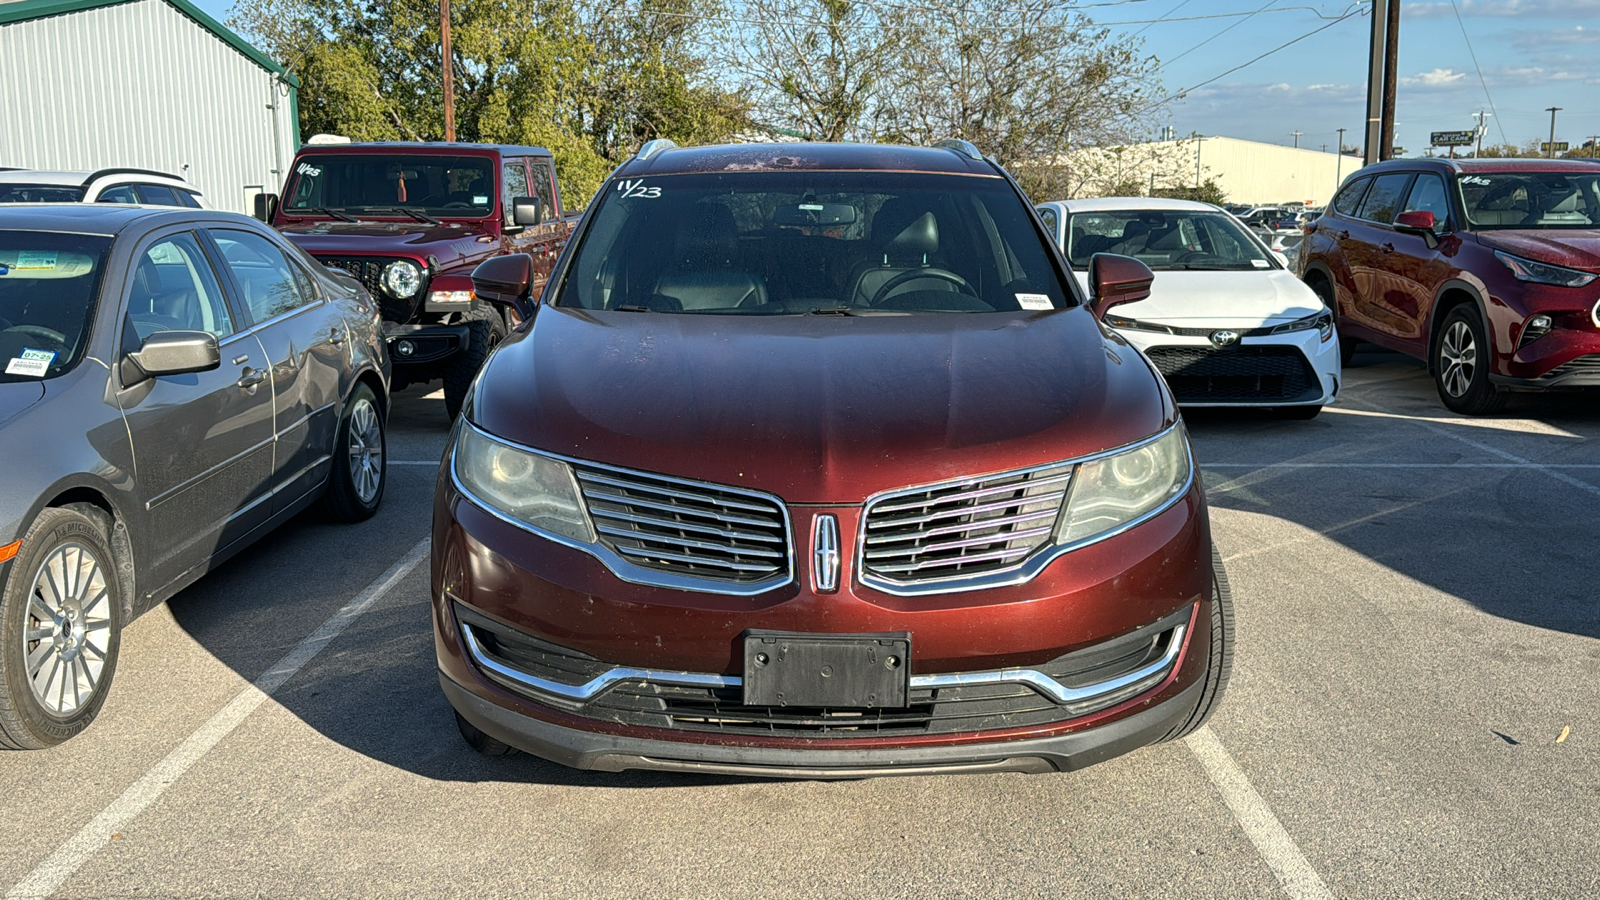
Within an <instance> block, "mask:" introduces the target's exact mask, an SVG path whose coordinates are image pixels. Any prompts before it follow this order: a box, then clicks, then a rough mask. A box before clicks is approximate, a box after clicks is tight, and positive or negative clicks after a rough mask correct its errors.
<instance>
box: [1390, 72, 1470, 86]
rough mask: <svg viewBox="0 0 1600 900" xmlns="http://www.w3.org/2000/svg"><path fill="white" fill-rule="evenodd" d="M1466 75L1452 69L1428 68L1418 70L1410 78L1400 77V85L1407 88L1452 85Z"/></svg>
mask: <svg viewBox="0 0 1600 900" xmlns="http://www.w3.org/2000/svg"><path fill="white" fill-rule="evenodd" d="M1466 77H1467V73H1465V72H1457V71H1456V70H1454V69H1430V70H1429V71H1427V72H1419V73H1417V74H1416V75H1413V76H1411V77H1410V78H1402V79H1400V86H1401V87H1408V88H1409V87H1420V88H1439V87H1452V86H1454V85H1455V84H1457V83H1458V82H1460V81H1461V80H1462V79H1464V78H1466Z"/></svg>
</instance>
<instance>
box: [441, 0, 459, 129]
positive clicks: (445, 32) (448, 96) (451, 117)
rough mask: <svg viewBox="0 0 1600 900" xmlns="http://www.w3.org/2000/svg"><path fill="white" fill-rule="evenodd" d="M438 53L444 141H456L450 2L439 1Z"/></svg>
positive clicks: (447, 0)
mask: <svg viewBox="0 0 1600 900" xmlns="http://www.w3.org/2000/svg"><path fill="white" fill-rule="evenodd" d="M439 52H440V54H441V55H442V56H443V57H444V139H445V140H447V141H454V140H455V139H456V85H455V71H454V70H455V66H454V64H453V63H452V61H451V58H450V0H439Z"/></svg>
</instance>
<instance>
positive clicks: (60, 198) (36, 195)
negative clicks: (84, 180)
mask: <svg viewBox="0 0 1600 900" xmlns="http://www.w3.org/2000/svg"><path fill="white" fill-rule="evenodd" d="M82 200H83V188H81V187H77V186H74V185H70V184H0V203H79V202H81V201H82Z"/></svg>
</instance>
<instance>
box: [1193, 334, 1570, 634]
mask: <svg viewBox="0 0 1600 900" xmlns="http://www.w3.org/2000/svg"><path fill="white" fill-rule="evenodd" d="M1368 356H1369V355H1368V354H1365V353H1363V354H1360V355H1358V356H1357V362H1356V364H1355V365H1354V366H1352V369H1359V368H1361V367H1362V365H1363V357H1368ZM1369 358H1370V359H1371V362H1369V363H1367V364H1368V365H1371V364H1373V363H1378V364H1383V363H1392V362H1394V361H1397V360H1400V359H1401V358H1400V357H1398V356H1390V355H1389V354H1387V353H1374V354H1371V355H1370V357H1369ZM1406 362H1407V363H1409V362H1410V361H1409V360H1408V361H1406ZM1417 365H1418V366H1419V367H1420V365H1421V364H1420V363H1418V364H1417ZM1404 379H1405V375H1404V371H1403V370H1400V377H1399V378H1398V379H1391V380H1404ZM1378 383H1379V384H1381V383H1382V382H1378ZM1427 390H1428V392H1429V393H1428V399H1433V397H1432V388H1431V385H1429V387H1428V388H1427ZM1360 391H1361V388H1360V387H1359V386H1358V387H1357V388H1356V391H1353V392H1347V396H1346V397H1345V398H1344V400H1345V405H1346V407H1347V408H1350V409H1360V408H1362V407H1363V406H1365V405H1368V404H1366V403H1363V400H1365V399H1366V398H1365V396H1351V395H1350V394H1351V393H1356V392H1360ZM1412 393H1415V392H1414V391H1410V392H1408V393H1407V395H1406V397H1405V399H1406V400H1407V401H1408V402H1413V401H1416V400H1421V399H1423V398H1422V397H1421V395H1417V396H1415V397H1413V396H1411V394H1412ZM1435 402H1437V401H1436V400H1435ZM1547 412H1549V413H1551V414H1550V415H1547V414H1546V413H1547ZM1423 415H1425V416H1428V417H1429V418H1428V423H1427V424H1428V426H1429V427H1431V428H1433V429H1435V430H1433V431H1430V430H1428V429H1427V428H1424V427H1419V425H1417V424H1416V423H1412V422H1406V421H1404V420H1403V417H1400V418H1391V419H1380V418H1371V417H1366V416H1354V415H1352V416H1342V415H1338V416H1336V415H1331V414H1329V413H1327V412H1325V413H1324V414H1323V415H1322V416H1320V417H1318V418H1317V419H1314V420H1312V421H1309V422H1291V421H1282V420H1277V419H1275V418H1273V417H1272V415H1271V414H1270V413H1268V412H1265V411H1259V410H1204V409H1194V410H1188V411H1185V413H1184V417H1185V420H1186V422H1187V423H1188V427H1189V429H1190V433H1191V434H1192V435H1193V436H1194V437H1195V438H1196V443H1197V455H1198V456H1199V457H1200V458H1199V462H1200V466H1201V469H1202V472H1203V473H1204V478H1205V483H1206V486H1207V500H1208V502H1209V504H1210V505H1211V507H1212V508H1214V509H1226V510H1239V511H1244V512H1252V513H1258V514H1262V515H1267V516H1273V517H1276V518H1280V519H1284V520H1287V521H1290V522H1294V523H1296V524H1299V525H1301V526H1304V527H1305V528H1307V529H1310V530H1311V531H1314V532H1317V533H1318V534H1321V535H1322V536H1324V537H1326V538H1328V539H1329V540H1332V541H1336V542H1338V543H1339V544H1342V545H1343V546H1344V547H1346V548H1348V549H1350V550H1353V551H1355V552H1356V553H1359V554H1360V555H1362V556H1364V557H1366V558H1367V559H1369V560H1371V561H1373V562H1376V563H1378V564H1380V565H1382V566H1385V567H1388V568H1389V569H1392V570H1394V571H1396V572H1398V573H1400V574H1402V575H1404V576H1406V577H1408V578H1411V579H1413V580H1415V581H1418V582H1421V583H1423V584H1426V585H1428V586H1430V587H1432V588H1434V589H1436V590H1439V591H1442V592H1444V593H1447V594H1450V595H1452V596H1454V597H1457V598H1460V599H1461V600H1463V601H1465V602H1467V603H1470V604H1472V605H1473V606H1475V607H1477V608H1479V609H1481V610H1483V611H1484V612H1487V613H1489V614H1491V615H1495V616H1499V617H1501V618H1504V619H1509V620H1513V621H1517V622H1522V623H1525V624H1528V625H1534V626H1538V627H1541V628H1548V629H1553V630H1557V631H1562V632H1567V633H1570V634H1575V635H1581V636H1585V637H1600V605H1597V604H1596V603H1595V600H1594V597H1595V593H1594V592H1595V588H1594V578H1593V573H1594V564H1593V555H1592V548H1593V547H1594V546H1596V545H1597V544H1600V496H1596V494H1595V493H1594V492H1592V491H1589V490H1586V489H1583V488H1579V487H1577V486H1575V485H1573V484H1572V483H1571V482H1563V481H1562V480H1561V479H1560V478H1559V477H1556V476H1553V475H1552V474H1551V473H1552V471H1553V472H1557V473H1560V472H1561V470H1541V469H1538V468H1528V467H1523V468H1516V467H1508V468H1490V467H1488V466H1485V467H1484V468H1482V469H1477V468H1473V467H1472V466H1471V464H1472V463H1478V462H1481V463H1488V464H1493V465H1502V466H1505V465H1511V466H1515V465H1518V464H1516V463H1513V462H1511V461H1510V460H1508V458H1507V457H1505V456H1500V455H1497V454H1495V453H1494V452H1491V451H1485V450H1482V449H1478V448H1475V447H1472V446H1470V445H1468V444H1465V443H1462V442H1459V441H1454V440H1449V439H1446V438H1441V437H1440V435H1439V432H1438V431H1437V429H1441V428H1452V429H1453V428H1457V427H1459V428H1461V432H1460V434H1461V436H1462V437H1463V438H1467V439H1469V440H1471V441H1473V442H1475V443H1477V444H1479V445H1482V446H1485V447H1489V448H1496V449H1498V448H1499V445H1501V444H1506V445H1508V449H1506V450H1504V451H1502V452H1505V453H1509V454H1511V456H1512V457H1514V458H1517V459H1523V460H1530V461H1535V462H1543V463H1548V462H1553V461H1559V462H1562V463H1578V464H1582V465H1600V441H1593V440H1588V441H1586V440H1584V439H1583V438H1582V437H1579V436H1577V435H1568V436H1562V435H1561V434H1559V433H1558V434H1546V433H1535V432H1530V431H1527V430H1519V429H1512V428H1507V429H1505V430H1501V429H1497V428H1495V427H1493V425H1492V420H1472V421H1471V422H1470V423H1468V424H1466V425H1456V424H1455V423H1451V422H1440V421H1439V420H1438V419H1444V418H1448V417H1450V416H1451V415H1452V414H1451V413H1449V412H1448V411H1447V410H1445V409H1444V408H1443V407H1442V406H1439V407H1437V410H1436V412H1435V411H1429V412H1427V413H1424V414H1423ZM1435 415H1437V416H1438V419H1436V418H1432V417H1433V416H1435ZM1500 418H1503V419H1504V418H1519V419H1537V420H1539V421H1542V422H1546V423H1547V424H1548V423H1552V422H1557V421H1566V422H1568V423H1573V424H1574V427H1579V425H1580V424H1588V425H1592V424H1595V423H1600V413H1597V412H1596V410H1595V408H1594V405H1593V402H1592V400H1587V401H1586V400H1585V398H1584V397H1583V396H1582V395H1567V396H1565V397H1557V396H1549V397H1537V398H1529V399H1527V400H1521V398H1519V402H1517V403H1515V404H1513V406H1512V407H1510V408H1508V409H1507V411H1506V413H1505V414H1504V416H1502V417H1500ZM1590 430H1591V431H1592V429H1590ZM1364 436H1365V437H1364ZM1352 450H1354V452H1352ZM1430 460H1433V461H1448V462H1450V463H1451V464H1452V466H1453V467H1452V468H1380V467H1373V468H1364V467H1363V466H1362V463H1363V462H1389V463H1408V464H1409V463H1413V462H1423V463H1426V462H1428V461H1430ZM1208 463H1216V464H1218V465H1217V466H1216V467H1215V468H1210V469H1208V468H1207V464H1208ZM1228 463H1261V464H1268V463H1275V464H1277V466H1279V467H1271V468H1268V467H1262V468H1249V467H1246V466H1238V465H1227V464H1228ZM1314 463H1323V464H1330V463H1331V465H1326V466H1325V467H1318V466H1314V465H1308V467H1305V468H1294V467H1292V466H1293V465H1294V464H1314ZM1284 464H1289V465H1288V466H1284ZM1572 473H1573V474H1571V475H1568V477H1571V478H1575V479H1581V480H1582V482H1583V483H1584V484H1587V485H1595V486H1600V470H1572ZM1562 474H1565V473H1562ZM1292 540H1293V538H1291V537H1290V536H1288V535H1286V536H1285V541H1286V542H1292ZM1300 546H1309V545H1306V544H1301V545H1300ZM1222 550H1223V554H1224V556H1225V557H1227V556H1230V555H1239V554H1251V555H1253V554H1255V553H1257V552H1265V551H1264V550H1263V548H1253V547H1223V548H1222ZM1273 552H1275V553H1277V554H1279V555H1280V556H1282V557H1285V559H1286V563H1287V560H1289V559H1292V558H1293V554H1294V548H1293V546H1292V545H1291V543H1286V544H1285V545H1284V546H1283V547H1282V548H1281V549H1278V550H1275V551H1273ZM1359 582H1360V578H1359V577H1353V578H1352V583H1353V584H1355V585H1357V587H1358V588H1359Z"/></svg>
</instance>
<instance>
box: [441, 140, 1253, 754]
mask: <svg viewBox="0 0 1600 900" xmlns="http://www.w3.org/2000/svg"><path fill="white" fill-rule="evenodd" d="M531 271H532V268H531V261H530V260H528V259H527V258H526V257H521V256H506V257H501V258H498V259H494V260H490V261H488V262H485V263H484V264H482V265H481V266H479V268H478V269H477V271H476V272H475V273H474V286H475V289H476V290H477V292H478V294H479V296H483V297H489V298H491V299H494V298H502V299H503V298H505V297H507V296H510V297H525V296H526V295H527V293H528V291H529V282H530V273H531ZM1152 277H1153V276H1152V275H1151V274H1150V270H1149V269H1148V268H1146V267H1145V266H1144V265H1143V264H1142V263H1140V262H1138V261H1137V260H1133V259H1129V258H1127V257H1115V256H1105V255H1102V256H1100V257H1098V258H1096V259H1095V260H1094V261H1093V262H1091V264H1090V279H1089V282H1090V285H1091V290H1092V291H1093V292H1094V294H1095V296H1094V298H1093V299H1091V298H1086V297H1084V296H1083V295H1082V293H1081V292H1080V290H1079V288H1078V287H1077V285H1076V282H1075V281H1074V280H1073V278H1072V277H1071V274H1070V272H1069V271H1068V269H1067V266H1066V263H1065V262H1064V261H1063V260H1062V258H1061V257H1060V255H1059V254H1058V253H1056V252H1055V250H1054V249H1053V247H1052V244H1051V242H1050V240H1049V236H1048V234H1047V233H1046V232H1045V230H1044V228H1043V226H1042V224H1041V223H1040V222H1039V220H1038V219H1037V218H1036V217H1035V216H1034V215H1033V212H1032V210H1031V208H1030V204H1029V203H1028V201H1027V200H1026V198H1025V197H1024V196H1023V194H1022V192H1021V191H1020V190H1019V189H1018V188H1017V186H1016V184H1015V183H1014V182H1012V181H1011V179H1010V178H1009V177H1008V176H1007V175H1006V173H1005V172H1004V171H1003V170H1001V169H1000V168H999V167H998V166H996V165H995V164H994V163H993V162H991V161H989V160H987V159H985V158H984V157H983V156H982V154H980V153H979V152H978V151H977V150H976V149H974V148H973V147H972V146H971V145H970V144H961V143H947V144H946V145H941V146H939V147H934V148H911V147H883V146H868V145H847V144H784V145H779V146H772V145H746V146H734V147H705V148H699V149H688V150H685V149H676V148H675V147H673V146H671V145H670V144H668V143H667V142H653V143H651V144H648V145H646V146H645V148H644V149H642V150H641V151H640V152H639V154H638V155H637V156H636V157H635V158H634V159H632V160H630V161H629V162H627V163H625V164H624V165H623V166H622V167H621V168H619V169H618V170H617V172H616V173H615V174H613V175H612V177H611V179H610V180H609V181H608V182H607V183H606V184H605V185H604V186H603V187H602V189H601V191H600V194H599V198H598V199H597V200H596V201H595V204H594V205H593V206H592V207H591V210H590V212H589V214H588V215H587V216H586V217H585V219H584V221H583V223H582V225H581V226H580V229H579V231H578V233H577V234H576V235H575V236H574V238H573V241H572V243H571V245H570V246H569V248H568V249H567V251H566V252H565V253H564V254H563V255H562V258H561V259H560V261H559V262H558V263H557V266H556V270H555V273H554V274H553V275H552V276H551V278H550V280H549V283H548V285H547V286H546V287H545V289H544V291H543V294H542V297H541V298H540V301H539V304H538V306H537V307H535V312H534V314H533V317H532V319H531V320H530V321H528V322H526V323H524V324H523V325H522V326H520V327H519V328H518V330H517V332H516V333H515V334H513V335H512V336H511V337H510V338H509V339H508V340H507V341H506V343H504V344H502V345H501V347H500V349H499V350H497V351H496V352H495V353H494V354H493V355H492V356H491V357H490V360H489V362H488V363H487V364H486V366H485V368H484V370H483V373H482V374H481V376H480V377H479V378H478V380H477V382H476V383H475V385H474V387H473V390H472V392H471V394H470V395H469V396H468V398H467V401H466V406H465V407H464V409H463V412H462V415H461V417H460V419H459V420H458V421H457V422H456V425H455V428H454V430H453V432H452V435H451V439H450V442H449V445H448V447H447V449H446V451H445V453H446V455H445V464H444V466H443V467H442V469H441V472H440V479H439V486H438V492H437V495H436V501H435V505H434V524H433V570H432V576H433V583H432V588H433V604H434V606H433V614H434V629H435V638H436V646H437V651H438V663H439V668H440V681H441V683H442V685H443V688H444V691H445V694H446V695H447V696H448V698H449V701H450V703H451V704H452V705H453V706H454V707H455V709H456V712H457V723H458V725H459V727H460V729H461V732H462V734H463V736H465V738H466V739H467V741H468V743H470V744H471V745H473V746H474V747H476V748H477V749H478V750H480V751H482V752H485V753H491V754H494V753H504V752H507V751H508V750H509V749H511V748H522V749H525V750H528V751H530V752H532V753H535V754H537V755H539V756H542V757H545V758H548V759H551V760H555V761H558V762H561V763H564V764H566V765H569V766H575V767H580V768H588V769H598V770H608V771H617V770H622V769H630V768H644V769H665V770H676V771H693V772H720V773H744V774H757V775H776V776H786V777H820V778H839V777H859V776H861V775H868V774H875V773H898V774H906V773H921V772H936V771H953V772H996V771H1025V772H1040V771H1057V770H1063V769H1072V768H1078V767H1081V766H1084V765H1088V764H1090V763H1093V762H1096V761H1099V760H1102V759H1105V758H1107V757H1110V756H1113V755H1116V754H1119V753H1123V752H1126V751H1128V750H1131V749H1133V748H1135V747H1138V746H1141V745H1144V744H1148V743H1151V742H1154V741H1159V740H1163V739H1170V738H1173V737H1177V736H1181V735H1183V734H1186V733H1188V732H1190V731H1192V730H1194V729H1195V728H1198V727H1199V726H1200V724H1201V723H1202V722H1203V721H1204V720H1205V718H1206V716H1207V715H1208V714H1209V713H1210V711H1211V710H1212V709H1213V708H1214V707H1215V704H1216V701H1217V699H1218V697H1219V696H1220V695H1221V693H1222V690H1223V687H1224V684H1225V681H1226V678H1227V674H1228V665H1229V659H1230V653H1231V651H1230V644H1231V634H1232V625H1231V614H1230V612H1229V602H1230V601H1229V598H1228V592H1227V586H1226V581H1225V578H1224V576H1223V572H1222V567H1221V565H1220V563H1218V562H1217V560H1216V557H1215V555H1214V553H1213V550H1212V546H1211V535H1210V530H1209V527H1208V523H1207V518H1206V507H1205V501H1204V497H1203V494H1202V490H1201V486H1200V479H1199V478H1198V477H1196V473H1195V466H1194V461H1193V456H1192V453H1191V451H1190V446H1189V440H1188V437H1187V435H1186V434H1185V431H1184V427H1183V424H1182V422H1181V421H1180V419H1179V417H1178V410H1177V407H1176V406H1175V405H1174V404H1173V401H1172V397H1171V395H1170V394H1169V393H1168V392H1167V390H1166V388H1165V387H1164V386H1163V384H1162V381H1161V378H1160V376H1159V375H1158V374H1157V373H1156V372H1155V371H1154V370H1153V369H1152V368H1151V367H1150V365H1149V363H1148V362H1147V361H1146V360H1145V359H1144V357H1142V356H1141V355H1140V354H1139V353H1138V352H1137V351H1136V350H1134V349H1133V348H1132V347H1130V346H1129V345H1128V344H1127V343H1126V342H1125V341H1123V340H1122V339H1121V338H1120V337H1118V336H1117V335H1116V334H1115V333H1114V332H1112V331H1110V330H1109V329H1105V328H1102V327H1101V324H1100V321H1099V319H1100V317H1101V316H1103V315H1104V313H1105V310H1106V308H1107V307H1109V306H1111V305H1113V304H1116V303H1121V302H1131V301H1133V300H1137V299H1141V298H1143V297H1145V296H1147V295H1148V293H1149V287H1150V283H1151V279H1152Z"/></svg>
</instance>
